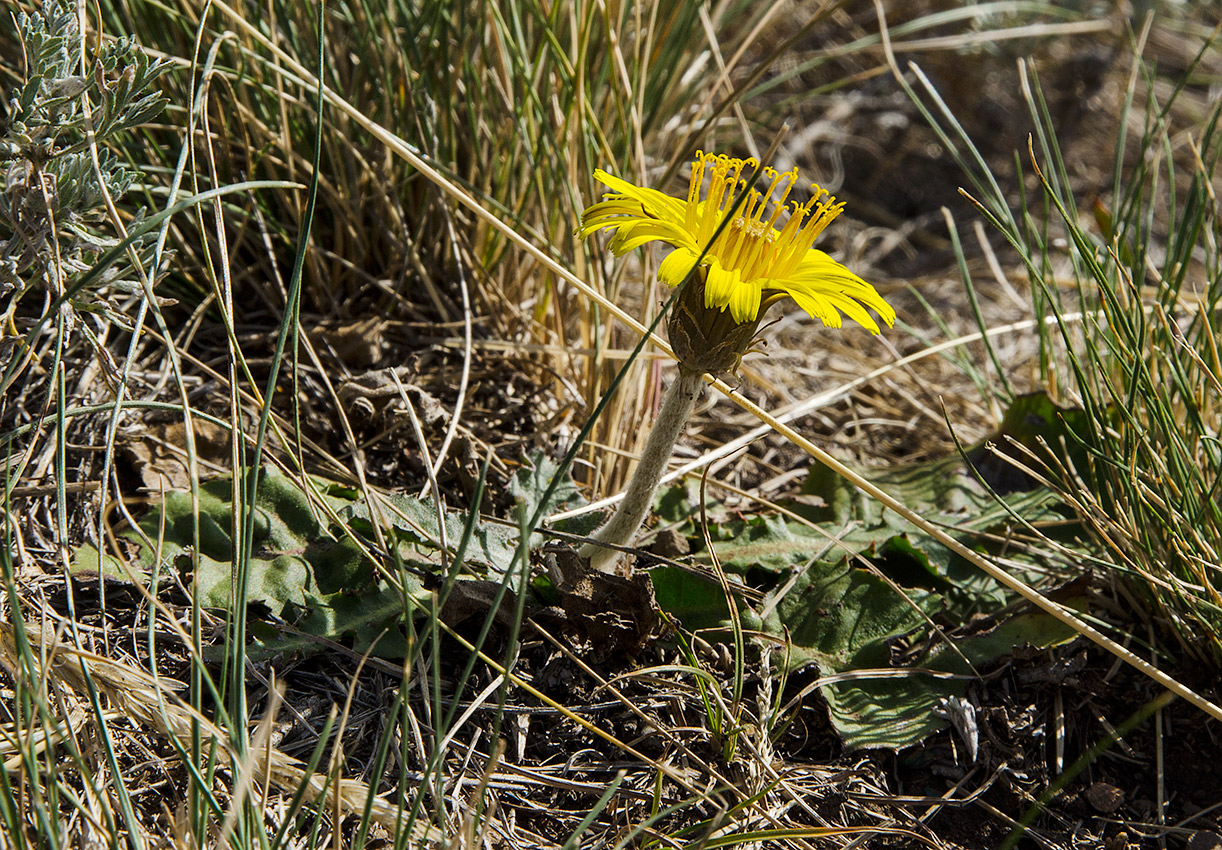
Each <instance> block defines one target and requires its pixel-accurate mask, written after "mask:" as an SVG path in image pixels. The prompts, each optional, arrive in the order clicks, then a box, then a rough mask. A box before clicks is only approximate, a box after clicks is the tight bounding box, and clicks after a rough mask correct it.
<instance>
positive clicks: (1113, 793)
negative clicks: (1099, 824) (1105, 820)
mask: <svg viewBox="0 0 1222 850" xmlns="http://www.w3.org/2000/svg"><path fill="white" fill-rule="evenodd" d="M1082 796H1083V797H1085V798H1086V802H1088V803H1090V805H1091V808H1093V809H1094V810H1095V811H1096V812H1099V814H1102V815H1110V814H1111V813H1112V812H1114V811H1116V810H1117V809H1118V808H1120V804H1121V803H1123V802H1124V792H1123V791H1121V790H1120V789H1119V788H1117V787H1116V786H1115V785H1108V784H1107V783H1106V782H1096V783H1095V784H1094V785H1092V786H1090V787H1089V788H1087V789H1086V791H1085V792H1084V793H1083V794H1082Z"/></svg>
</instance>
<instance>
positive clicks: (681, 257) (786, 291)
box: [577, 152, 895, 572]
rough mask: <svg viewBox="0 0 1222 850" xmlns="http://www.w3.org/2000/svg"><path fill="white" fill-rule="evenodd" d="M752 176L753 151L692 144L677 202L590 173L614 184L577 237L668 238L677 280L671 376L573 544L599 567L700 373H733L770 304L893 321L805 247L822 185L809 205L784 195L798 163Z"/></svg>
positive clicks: (632, 241)
mask: <svg viewBox="0 0 1222 850" xmlns="http://www.w3.org/2000/svg"><path fill="white" fill-rule="evenodd" d="M760 173H761V171H760V168H759V162H758V161H756V160H754V159H746V160H742V159H733V158H731V157H727V156H721V155H716V154H706V153H703V152H699V153H697V154H696V160H695V162H693V163H692V176H691V180H690V181H689V183H688V190H687V198H686V199H681V198H672V197H671V196H669V195H666V194H663V193H662V192H659V191H657V190H656V189H649V188H645V187H641V186H636V185H634V184H632V183H629V182H628V181H626V180H621V179H620V178H618V177H615V176H613V175H611V174H608V173H607V172H606V171H603V170H602V169H598V170H596V171H595V172H594V176H595V178H597V179H598V180H599V181H600V182H602V183H604V184H606V186H607V187H608V188H610V189H611V192H610V193H608V194H607V195H606V196H604V198H603V200H602V201H599V202H598V203H595V204H591V205H590V206H589V207H588V208H586V211H585V212H584V213H583V214H582V216H581V226H580V227H579V228H578V231H577V232H578V234H579V235H580V236H581V237H582V238H585V237H587V236H590V235H591V234H593V233H596V232H597V231H599V230H612V231H614V232H615V235H614V236H613V237H612V239H611V245H610V247H611V250H612V252H614V253H615V255H616V256H620V255H623V254H626V253H627V252H629V251H631V250H633V249H634V248H639V247H641V246H643V245H646V244H648V243H650V242H662V243H664V244H666V245H670V246H671V248H672V249H673V250H672V251H671V252H670V254H668V255H667V256H666V258H665V259H664V260H663V261H662V264H661V266H659V268H658V279H659V280H660V281H662V282H663V283H665V284H668V285H670V286H682V289H681V290H680V291H679V297H678V298H677V299H676V300H675V305H674V308H673V310H672V311H671V315H670V316H669V317H668V323H667V330H668V332H669V336H670V343H671V348H672V349H674V352H675V357H676V358H677V359H678V361H679V376H678V378H677V379H676V380H675V381H674V382H673V383H672V384H671V386H670V389H669V390H668V391H667V395H666V399H665V400H664V401H663V404H662V408H661V410H660V411H659V413H658V419H657V421H656V422H655V423H654V427H653V430H652V431H651V432H650V435H649V439H648V441H647V442H646V445H645V450H644V452H643V453H642V455H641V459H640V462H639V463H638V464H637V468H636V471H635V472H634V473H633V476H632V479H631V481H629V483H628V489H627V490H626V491H625V494H624V498H623V500H622V501H621V502H620V505H619V508H618V509H617V511H616V513H615V515H614V516H613V517H611V519H610V520H608V521H607V523H606V524H605V525H603V526H602V527H601V528H599V529H598V530H597V531H596V532H595V533H594V535H593V542H591V543H589V544H587V545H586V546H584V547H583V548H582V550H581V554H582V555H583V556H585V557H588V558H589V559H590V563H591V566H593V567H594V568H596V569H599V570H603V571H604V572H610V571H612V570H614V568H615V563H616V561H617V560H618V559H619V556H620V553H619V550H618V549H616V548H614V547H619V546H626V545H627V544H629V543H630V542H631V541H632V538H633V537H634V536H635V535H636V533H637V531H638V530H639V529H640V527H641V523H642V522H643V521H644V519H645V517H646V515H647V514H648V513H649V508H650V505H651V504H652V501H653V496H654V492H655V491H656V490H657V486H658V481H659V479H660V478H661V475H662V470H663V469H664V468H665V466H666V463H667V461H668V460H669V459H670V455H671V452H672V450H673V449H674V444H675V440H676V439H678V436H679V434H680V432H681V431H682V430H683V425H684V424H685V423H686V421H687V418H688V416H690V415H691V411H692V408H693V406H694V404H695V402H696V399H697V397H698V396H699V394H700V392H701V390H702V389H703V387H704V381H703V375H704V373H705V372H711V373H714V374H716V373H718V372H725V371H733V370H735V369H737V367H738V364H739V361H740V360H741V359H742V356H743V353H744V352H746V351H747V349H748V347H749V346H750V344H751V341H752V339H753V338H754V336H755V332H756V328H757V327H758V326H759V322H760V319H761V318H762V316H763V313H764V311H765V310H767V309H768V307H769V306H771V305H772V304H773V303H775V302H777V301H780V300H782V299H784V298H792V299H793V300H794V301H795V302H797V304H798V306H799V307H801V308H802V309H803V310H805V311H806V312H807V313H809V314H810V315H811V316H812V317H814V318H816V319H819V320H820V321H821V322H823V324H824V325H825V326H827V327H834V328H838V327H840V325H841V322H842V318H841V317H842V316H848V317H849V318H850V319H853V320H854V321H855V322H857V323H858V324H860V325H861V326H862V327H864V328H866V329H868V330H869V331H870V332H871V333H878V332H879V327H878V323H877V322H876V321H875V320H874V318H873V317H872V316H871V315H870V310H873V311H874V312H875V313H876V314H877V315H878V316H879V317H880V318H882V320H883V321H884V322H886V323H887V324H888V325H891V324H894V322H895V311H894V310H892V309H891V307H890V306H889V305H888V304H887V302H886V301H884V300H883V299H882V296H881V295H879V294H878V292H877V290H875V289H874V287H873V286H871V285H870V284H869V283H867V282H866V281H864V280H862V279H861V278H860V277H858V276H857V275H856V274H854V273H853V272H851V271H849V270H848V269H847V268H846V267H844V266H843V265H841V264H840V263H838V262H836V261H835V260H833V259H832V258H831V257H829V256H828V255H827V254H825V253H824V252H822V251H819V250H816V249H815V248H814V247H812V246H813V245H814V242H815V239H817V238H818V236H819V234H820V233H822V232H823V230H824V229H825V228H826V227H827V226H828V224H830V223H831V222H832V220H833V219H835V218H836V216H838V215H840V212H841V210H842V209H843V208H844V204H842V203H838V202H837V201H836V199H835V198H834V197H832V196H831V195H830V194H828V193H827V192H826V191H825V190H823V189H821V188H820V187H819V186H812V187H811V188H812V190H813V192H812V194H811V197H810V198H809V199H808V200H807V201H805V202H799V201H791V200H789V196H790V194H791V192H792V191H793V188H794V185H795V184H796V183H797V181H798V172H797V169H793V170H791V171H786V172H778V171H776V170H775V169H772V168H765V169H763V171H762V174H763V175H764V177H765V179H766V180H768V181H769V185H768V188H767V191H763V192H761V191H759V190H757V189H755V188H754V186H753V185H751V183H752V182H753V181H754V179H755V177H756V176H758V175H759V174H760ZM744 174H746V175H749V178H750V179H747V178H746V177H744ZM706 177H707V178H708V187H707V191H706V190H705V178H706ZM702 193H703V196H704V197H703V199H702V198H701V195H702ZM786 213H787V215H785V217H784V223H783V224H779V225H778V222H779V221H780V220H781V218H782V215H783V214H786ZM867 308H869V309H867Z"/></svg>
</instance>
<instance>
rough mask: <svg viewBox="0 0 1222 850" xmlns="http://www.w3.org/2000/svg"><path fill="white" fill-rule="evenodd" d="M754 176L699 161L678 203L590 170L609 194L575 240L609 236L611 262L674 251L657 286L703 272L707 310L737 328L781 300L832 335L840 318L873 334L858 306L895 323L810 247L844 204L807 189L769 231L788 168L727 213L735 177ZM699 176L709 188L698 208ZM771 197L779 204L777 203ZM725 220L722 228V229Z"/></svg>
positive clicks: (785, 194)
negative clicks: (649, 246) (641, 251)
mask: <svg viewBox="0 0 1222 850" xmlns="http://www.w3.org/2000/svg"><path fill="white" fill-rule="evenodd" d="M758 167H759V163H758V162H757V161H756V160H755V159H747V160H741V159H731V158H730V157H727V156H718V155H715V154H706V153H703V152H697V154H696V160H695V162H693V163H692V177H691V182H690V184H689V186H688V190H687V199H686V200H680V199H678V198H672V197H670V196H669V195H665V194H663V193H662V192H659V191H657V190H655V189H648V188H644V187H641V186H634V185H633V184H631V183H629V182H627V181H626V180H621V179H620V178H618V177H614V176H612V175H610V174H608V173H607V172H605V171H603V170H602V169H597V170H596V171H595V172H594V177H595V178H597V179H598V180H599V181H601V182H602V183H605V184H606V185H607V186H608V187H609V188H610V189H611V190H612V191H611V193H609V194H607V195H606V196H604V200H602V201H600V202H599V203H596V204H592V205H590V206H589V207H588V208H587V209H586V211H585V212H584V213H582V216H581V227H580V228H579V230H578V234H579V235H580V236H581V237H582V238H584V237H586V236H589V235H590V234H591V233H594V232H595V231H597V230H602V229H614V230H615V236H614V237H613V238H612V240H611V246H610V247H611V250H612V251H613V252H614V253H615V254H616V256H619V255H622V254H626V253H627V252H629V251H631V250H633V249H634V248H639V247H640V246H642V245H644V244H645V243H647V242H654V241H658V242H665V243H667V244H668V245H671V246H673V247H674V250H673V251H672V252H671V253H670V254H669V255H668V256H667V257H666V258H665V259H664V260H663V261H662V265H661V267H660V268H659V269H658V279H659V280H661V281H662V282H663V283H666V284H668V285H670V286H678V285H679V284H680V283H682V282H683V281H684V280H685V279H686V278H687V276H688V275H689V274H690V273H691V271H692V269H693V267H694V266H696V265H697V264H699V265H701V266H703V267H704V269H705V272H706V274H705V287H704V302H705V307H707V308H709V309H714V308H715V309H718V310H721V311H725V310H726V309H727V308H728V309H729V311H730V315H731V316H732V317H733V319H734V321H736V322H739V323H746V322H754V321H756V320H757V319H758V318H759V316H760V314H761V312H762V311H763V310H764V309H767V308H768V306H769V305H770V304H772V303H773V302H774V301H777V300H779V299H781V298H784V297H785V296H789V297H790V298H792V299H793V300H794V301H796V302H797V303H798V306H799V307H801V308H802V309H803V310H805V311H806V312H807V313H809V314H810V315H811V316H813V317H814V318H816V319H819V320H820V321H822V322H823V324H824V325H826V326H828V327H833V328H838V327H840V321H841V319H840V314H841V313H844V314H845V315H846V316H848V317H849V318H851V319H853V320H854V321H856V322H858V323H859V324H860V325H862V326H863V327H865V328H868V329H869V330H870V331H872V332H873V333H878V324H877V323H876V322H875V321H874V319H873V318H871V316H870V314H869V313H868V312H867V311H866V309H865V308H866V307H870V308H871V309H873V310H874V311H875V312H876V313H878V315H879V316H880V317H881V318H882V319H883V321H885V322H886V323H887V324H888V325H890V324H893V323H894V322H895V311H894V310H892V309H891V307H890V306H888V304H887V302H885V301H883V299H882V296H881V295H879V294H878V292H877V291H876V290H875V289H874V287H873V286H871V285H870V284H868V283H866V282H865V281H864V280H862V279H861V278H860V277H858V276H857V275H855V274H853V272H851V271H849V270H848V269H847V268H845V267H844V266H843V265H841V264H840V263H838V262H836V261H835V260H833V259H832V258H831V257H829V256H828V255H827V254H825V253H823V252H822V251H817V250H815V249H814V248H812V247H811V245H812V244H813V243H814V241H815V239H816V238H817V237H818V236H819V234H820V233H821V232H822V231H823V229H824V228H825V227H827V226H828V224H830V223H831V221H832V219H834V218H835V217H836V216H838V215H839V214H840V211H841V210H842V209H843V207H844V204H842V203H839V204H838V203H836V199H835V198H833V197H832V196H831V195H829V194H828V193H827V192H826V191H824V190H823V189H821V188H819V187H818V186H812V187H811V188H812V189H813V190H814V194H813V196H812V197H811V199H810V200H808V201H807V202H806V203H804V204H801V203H798V202H797V201H792V202H790V203H789V204H788V212H789V215H788V218H787V220H786V221H785V224H784V226H782V227H781V228H780V229H779V230H778V229H777V228H776V227H775V225H776V222H777V219H778V218H780V215H781V212H782V211H783V210H785V209H786V208H787V207H786V201H787V200H788V198H789V193H790V190H792V189H793V186H794V184H795V183H796V182H797V180H798V170H797V169H796V168H795V169H793V170H791V171H787V172H784V173H780V172H777V171H776V170H775V169H772V168H765V169H764V175H765V176H766V177H767V178H768V179H770V180H771V181H772V185H770V186H769V187H768V191H767V192H765V193H760V192H758V191H756V190H755V189H750V190H749V191H748V194H747V197H746V199H745V200H743V201H741V202H740V203H738V205H737V207H736V206H735V201H736V200H737V198H736V190H739V189H740V184H741V189H747V186H746V180H741V179H740V178H741V175H742V172H743V171H744V170H746V171H747V172H748V173H751V172H752V171H754V170H756V169H757V168H758ZM706 172H708V174H709V178H710V179H709V187H708V192H707V194H706V196H705V199H704V200H701V199H700V190H701V188H702V186H703V184H704V178H705V173H706ZM778 190H779V193H780V197H779V198H776V197H775V195H776V194H777V192H778ZM770 202H771V204H770ZM769 206H771V212H769ZM731 215H732V216H733V218H732V219H731V220H730V222H729V223H728V224H726V225H725V227H721V224H722V222H723V221H725V219H726V218H728V217H730V216H731ZM718 228H721V232H720V233H719V234H718ZM714 234H717V236H716V239H714ZM706 248H707V250H706ZM863 305H864V306H863Z"/></svg>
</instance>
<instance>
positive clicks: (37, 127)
mask: <svg viewBox="0 0 1222 850" xmlns="http://www.w3.org/2000/svg"><path fill="white" fill-rule="evenodd" d="M13 20H14V22H15V24H16V27H17V32H18V35H19V37H20V39H21V43H22V46H23V53H24V59H25V68H26V74H25V82H24V84H22V85H21V86H19V87H17V88H16V89H15V90H14V91H13V92H11V93H10V97H9V99H8V103H7V107H8V108H7V116H5V119H6V120H5V122H4V129H3V136H2V137H0V339H5V338H7V340H8V341H9V342H10V344H11V342H12V340H13V338H14V337H16V338H20V336H21V334H22V330H20V329H19V325H25V326H26V327H27V328H28V326H29V325H30V324H32V323H33V322H34V321H37V320H38V319H39V318H41V317H42V315H43V312H44V311H45V310H47V309H48V308H49V307H50V306H51V305H53V304H54V301H53V300H52V299H56V298H59V297H61V296H65V295H66V296H67V297H66V299H65V301H64V303H63V305H62V306H61V307H60V315H61V317H62V318H63V319H64V320H65V325H64V327H65V329H70V328H73V327H78V326H79V327H81V328H82V329H83V330H84V332H85V334H86V335H87V336H88V337H89V339H90V340H91V341H94V340H95V336H94V333H93V331H92V330H91V328H90V327H89V326H88V324H87V323H85V322H82V321H79V319H80V317H81V314H82V313H89V314H93V315H94V316H95V317H97V318H96V319H95V321H96V322H97V323H98V324H99V326H100V324H102V323H105V322H107V321H114V322H117V323H119V324H121V325H122V324H126V322H125V319H124V317H123V315H122V314H121V312H120V310H119V307H118V305H117V302H116V301H115V300H114V299H115V296H122V295H123V294H125V293H131V292H138V291H139V290H140V289H141V286H140V275H141V271H140V270H138V269H137V268H136V267H135V265H134V263H133V260H132V257H131V255H130V252H126V251H124V252H117V256H116V257H114V258H113V260H112V261H111V262H109V263H108V264H107V266H106V267H105V268H97V267H96V266H97V265H98V262H99V260H100V258H101V257H102V256H103V255H104V253H105V252H106V251H108V250H110V249H112V248H114V247H115V246H116V245H118V244H119V242H120V240H119V239H118V238H116V237H115V236H114V235H113V233H108V232H106V230H104V229H103V228H104V227H106V205H105V200H104V197H105V196H104V194H103V192H104V191H105V193H106V194H109V196H110V197H111V199H112V200H114V201H118V199H119V198H121V197H122V196H123V195H124V194H125V193H126V192H127V191H128V190H129V189H130V188H131V187H132V186H134V185H137V184H139V183H140V182H141V179H142V175H141V174H140V173H139V172H138V171H134V170H132V169H130V168H126V167H124V166H123V165H122V164H120V162H119V161H118V159H117V157H116V156H115V155H114V153H113V152H112V151H111V150H109V149H108V146H107V143H108V142H109V141H111V140H113V139H114V138H115V137H116V136H117V135H118V134H121V133H124V132H126V131H128V130H131V129H132V128H134V127H138V126H140V125H142V124H145V123H147V122H148V121H150V120H152V119H153V118H155V117H156V116H157V115H159V114H160V113H161V111H162V109H163V108H164V107H165V104H166V100H165V98H164V97H163V96H162V95H161V94H160V93H159V92H157V91H155V90H154V88H153V87H154V83H155V82H156V79H157V77H159V76H160V75H161V74H162V73H164V72H165V71H166V70H167V68H168V65H167V64H166V63H163V62H159V61H158V62H154V61H150V59H149V57H148V56H146V55H145V54H144V53H143V51H141V49H140V48H139V47H138V46H137V45H136V43H135V42H134V41H133V40H132V39H130V38H125V39H119V40H112V41H105V42H103V43H102V44H101V46H100V47H99V48H98V49H97V50H96V52H95V53H93V54H92V55H88V56H82V49H81V44H82V42H81V30H80V21H79V20H78V19H77V13H76V7H75V4H73V3H70V2H66V0H45V2H44V3H43V5H42V11H41V12H33V13H30V14H27V13H25V12H17V13H16V14H15V15H14V18H13ZM88 41H89V42H90V44H92V42H93V39H92V38H90V39H88ZM86 98H88V103H89V105H90V110H89V113H88V114H87V113H86V111H85V99H86ZM90 123H92V128H93V138H94V140H96V143H97V148H98V160H99V166H100V167H98V168H95V167H94V162H93V158H92V155H91V153H90V144H91V142H90V138H89V133H88V129H89V125H90ZM143 218H144V210H143V209H141V210H139V211H138V212H136V213H135V214H134V215H133V216H132V218H131V219H130V220H129V221H128V222H127V223H126V226H127V229H128V231H129V232H132V231H135V230H136V229H138V228H139V226H140V223H141V221H142V220H143ZM155 241H156V234H155V233H152V232H150V233H148V234H145V235H144V236H142V237H140V238H138V239H137V240H136V241H135V242H134V244H133V247H134V248H135V256H136V257H138V258H139V262H140V265H141V267H142V268H143V269H144V273H145V274H148V273H149V271H150V268H151V264H152V259H153V253H154V250H155ZM40 288H41V289H42V290H43V291H44V292H45V293H46V294H47V296H49V297H47V298H45V299H44V303H43V304H42V306H32V307H31V308H30V309H26V310H22V311H20V312H19V311H18V307H19V305H20V302H21V300H22V298H23V296H24V295H26V294H27V293H29V292H31V291H34V290H37V289H40ZM23 320H24V321H23ZM4 347H5V348H9V350H10V351H11V348H10V347H9V346H4ZM0 359H7V357H3V356H0Z"/></svg>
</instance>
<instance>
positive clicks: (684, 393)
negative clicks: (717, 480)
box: [581, 367, 704, 573]
mask: <svg viewBox="0 0 1222 850" xmlns="http://www.w3.org/2000/svg"><path fill="white" fill-rule="evenodd" d="M703 389H704V375H703V374H702V373H700V372H694V371H691V370H689V369H684V368H682V367H680V369H679V376H678V377H677V378H676V379H675V381H674V383H672V384H671V385H670V389H668V390H667V391H666V398H665V399H663V401H662V409H661V411H659V412H658V419H657V421H656V422H654V423H653V430H652V431H650V432H649V439H648V440H647V441H646V443H645V451H644V452H642V453H641V459H640V462H639V463H638V464H637V467H636V472H634V473H633V474H632V480H631V481H629V482H628V489H627V491H625V493H624V499H623V501H621V502H620V503H619V508H618V509H617V510H616V511H615V516H613V517H611V519H609V520H607V522H606V523H605V524H604V525H603V526H602V527H601V528H599V529H598V530H597V531H595V532H594V534H593V535H591V536H592V537H593V538H594V540H596V541H598V542H597V543H587V544H586V545H585V546H583V547H582V548H581V555H582V556H583V557H586V558H589V559H590V566H591V567H593V568H594V569H596V570H600V571H601V572H604V573H610V572H614V571H615V564H616V562H617V561H618V560H619V558H620V555H621V554H623V553H621V552H620V551H619V550H618V549H613V548H610V546H627V545H628V544H630V543H631V542H632V539H633V538H634V537H635V536H636V533H637V531H638V530H639V529H640V527H641V523H642V522H644V521H645V516H646V514H648V513H649V508H650V506H651V505H652V504H653V494H654V493H655V492H656V491H657V489H658V482H659V481H660V480H661V479H662V473H663V472H664V471H665V470H666V463H667V461H669V460H670V455H671V451H672V450H673V449H674V447H675V441H676V440H677V439H678V438H679V432H680V431H682V430H683V426H684V425H686V424H687V419H688V417H689V416H691V415H692V408H693V407H694V406H695V404H696V399H697V398H699V397H700V392H701V390H703ZM602 543H606V544H610V546H602V545H599V544H602Z"/></svg>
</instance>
